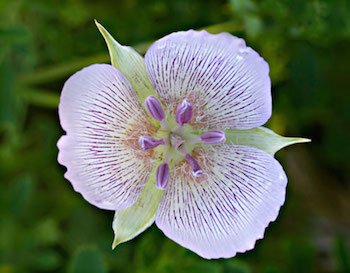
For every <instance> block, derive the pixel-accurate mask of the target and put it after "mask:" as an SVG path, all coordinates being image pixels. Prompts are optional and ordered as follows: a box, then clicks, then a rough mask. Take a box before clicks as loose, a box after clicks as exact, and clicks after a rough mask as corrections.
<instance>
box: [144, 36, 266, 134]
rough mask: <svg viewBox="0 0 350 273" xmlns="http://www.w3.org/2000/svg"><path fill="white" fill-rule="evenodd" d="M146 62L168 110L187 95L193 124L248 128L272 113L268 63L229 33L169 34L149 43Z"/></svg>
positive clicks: (152, 81) (211, 126) (171, 109)
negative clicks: (150, 44) (191, 107)
mask: <svg viewBox="0 0 350 273" xmlns="http://www.w3.org/2000/svg"><path fill="white" fill-rule="evenodd" d="M145 64H146V69H147V73H148V75H149V78H150V81H151V84H152V86H153V88H154V89H155V91H156V93H157V95H158V98H159V99H160V100H161V102H162V103H163V105H165V106H166V107H167V111H168V113H171V114H174V113H175V110H176V107H177V106H178V105H179V104H180V103H181V102H182V101H183V100H184V99H187V100H188V101H190V102H191V103H192V105H193V108H194V109H193V111H194V114H193V119H192V122H191V124H192V126H194V127H196V128H220V129H250V128H253V127H257V126H260V125H262V124H264V123H265V122H266V121H267V120H268V119H269V118H270V116H271V83H270V78H269V75H268V73H269V67H268V64H267V63H266V62H265V61H264V60H263V59H262V58H261V57H260V56H259V55H258V53H256V52H255V51H254V50H253V49H251V48H250V47H247V46H246V45H245V42H244V40H242V39H239V38H237V37H234V36H232V35H231V34H228V33H221V34H216V35H213V34H209V33H207V32H206V31H200V32H197V31H193V30H190V31H186V32H177V33H173V34H170V35H168V36H165V37H164V38H162V39H160V40H158V41H157V42H155V43H154V44H153V45H152V46H151V47H150V49H149V50H148V51H147V53H146V56H145Z"/></svg>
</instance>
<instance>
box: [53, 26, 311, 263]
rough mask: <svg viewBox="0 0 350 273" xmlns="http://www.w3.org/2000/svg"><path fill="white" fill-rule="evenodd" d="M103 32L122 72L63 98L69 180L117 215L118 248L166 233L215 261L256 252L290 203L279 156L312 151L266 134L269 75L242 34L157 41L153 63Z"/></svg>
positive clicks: (77, 77)
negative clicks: (148, 232)
mask: <svg viewBox="0 0 350 273" xmlns="http://www.w3.org/2000/svg"><path fill="white" fill-rule="evenodd" d="M97 26H98V28H99V30H100V31H101V33H102V34H103V36H104V38H105V40H106V42H107V45H108V48H109V52H110V55H111V61H112V65H108V64H94V65H91V66H89V67H86V68H84V69H82V70H81V71H79V72H77V73H76V74H74V75H73V76H71V77H70V78H69V79H68V80H67V82H66V83H65V85H64V87H63V91H62V96H61V102H60V105H59V117H60V121H61V125H62V128H63V129H64V130H65V131H66V133H67V134H66V135H64V136H62V138H61V139H60V140H59V142H58V147H59V155H58V161H59V162H60V163H61V164H62V165H64V166H66V167H67V172H66V174H65V177H66V178H67V179H68V180H69V181H70V182H71V183H72V185H73V187H74V189H75V190H76V191H77V192H80V193H81V194H82V196H83V197H84V198H85V199H86V200H87V201H88V202H90V203H91V204H93V205H95V206H97V207H99V208H102V209H107V210H115V211H116V214H115V219H114V221H113V229H114V232H115V239H114V243H113V246H114V247H115V246H116V245H117V244H119V243H121V242H125V241H127V240H130V239H132V238H134V237H135V236H136V235H138V234H139V233H141V232H142V231H144V230H145V229H146V228H147V227H149V226H150V225H151V224H152V223H153V222H154V221H155V223H156V225H157V226H158V227H159V228H160V229H161V230H162V231H163V233H164V234H165V235H166V236H167V237H169V238H170V239H172V240H174V241H175V242H177V243H178V244H180V245H182V246H183V247H185V248H188V249H190V250H192V251H194V252H195V253H197V254H198V255H200V256H202V257H204V258H208V259H210V258H221V257H224V258H229V257H233V256H235V255H236V253H237V252H244V251H247V250H250V249H252V248H253V247H254V245H255V242H256V240H257V239H260V238H263V234H264V230H265V228H266V227H267V226H268V224H269V223H270V222H271V221H274V220H275V219H276V217H277V215H278V212H279V209H280V207H281V205H282V204H283V203H284V200H285V191H286V184H287V177H286V174H285V172H284V171H283V169H282V167H281V165H280V164H279V163H278V161H276V159H274V157H273V155H274V153H275V152H276V151H278V150H279V149H281V148H282V147H284V146H287V145H290V144H293V143H298V142H306V141H308V140H306V139H301V138H284V137H281V136H278V135H277V134H275V133H273V132H272V131H270V130H269V129H266V128H263V127H259V126H261V125H263V124H264V123H265V122H266V121H267V120H268V119H269V118H270V116H271V110H272V109H271V108H272V106H271V84H270V78H269V66H268V64H267V63H266V62H265V61H264V60H263V58H262V57H260V56H259V55H258V53H257V52H255V51H254V50H253V49H251V48H250V47H247V46H246V44H245V42H244V40H242V39H239V38H237V37H234V36H232V35H231V34H228V33H221V34H216V35H213V34H209V33H207V32H206V31H199V32H198V31H193V30H190V31H184V32H176V33H172V34H170V35H167V36H165V37H164V38H162V39H160V40H158V41H156V42H155V43H154V44H153V45H152V46H151V47H150V48H149V49H148V51H147V53H146V55H145V58H144V59H143V57H142V56H140V55H139V54H138V53H137V52H136V51H134V50H133V49H132V48H130V47H125V46H121V45H120V44H119V43H117V42H116V41H115V40H114V39H113V38H112V36H111V35H110V34H109V33H108V32H107V31H106V30H105V29H104V28H103V27H102V26H101V25H99V24H98V23H97Z"/></svg>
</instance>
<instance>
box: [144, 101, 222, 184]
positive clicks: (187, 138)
mask: <svg viewBox="0 0 350 273" xmlns="http://www.w3.org/2000/svg"><path fill="white" fill-rule="evenodd" d="M145 105H146V108H147V110H148V112H149V113H150V115H151V116H152V118H154V119H155V120H157V121H159V122H160V128H161V129H162V130H163V131H164V132H166V136H165V137H164V138H162V139H158V140H157V139H154V138H153V137H150V136H141V137H140V138H139V144H140V146H141V148H142V149H143V150H148V149H153V148H156V147H157V146H159V145H164V147H165V152H163V156H162V161H163V162H162V163H161V164H160V165H159V166H158V168H157V172H156V186H157V187H158V188H159V189H161V190H164V189H166V188H167V186H168V182H169V178H170V166H169V164H171V163H174V164H176V163H177V162H175V161H178V160H179V159H180V161H183V160H186V161H187V162H188V164H189V165H190V167H191V170H192V175H193V176H194V177H199V176H201V175H202V174H203V170H202V168H201V167H200V165H199V163H198V162H197V161H196V160H195V159H194V158H193V157H192V155H191V153H192V150H193V147H194V145H197V144H203V143H204V144H217V143H223V142H225V141H226V138H225V132H223V131H220V130H210V131H207V132H205V133H203V134H201V135H198V134H193V133H188V132H185V129H184V124H186V123H189V122H190V121H191V119H192V116H193V105H192V104H191V102H190V101H189V100H187V99H184V100H183V102H182V103H181V104H179V105H178V107H177V109H176V114H175V121H176V123H177V125H176V126H175V127H174V128H171V126H170V125H169V123H168V122H167V120H166V117H165V114H164V111H163V108H162V106H161V104H160V102H159V101H158V100H157V98H156V97H154V96H149V97H147V99H146V100H145Z"/></svg>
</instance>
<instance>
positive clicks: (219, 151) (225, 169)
mask: <svg viewBox="0 0 350 273" xmlns="http://www.w3.org/2000/svg"><path fill="white" fill-rule="evenodd" d="M194 157H195V159H196V160H197V161H198V162H199V164H200V166H202V169H203V175H202V176H201V177H197V178H196V177H193V175H191V170H190V168H189V166H188V164H187V165H186V164H180V165H178V166H177V167H175V169H174V170H173V173H172V174H171V175H170V177H171V178H170V181H169V184H168V188H167V189H166V190H165V191H164V193H163V196H162V199H161V201H160V204H159V207H158V211H157V214H156V224H157V226H158V227H159V228H160V229H161V230H162V231H163V232H164V234H165V235H166V236H168V237H169V238H170V239H172V240H174V241H175V242H177V243H179V244H180V245H182V246H184V247H186V248H188V249H190V250H192V251H194V252H196V253H197V254H198V255H200V256H202V257H204V258H207V259H212V258H229V257H233V256H235V255H236V253H237V252H244V251H247V250H250V249H252V248H253V247H254V245H255V242H256V240H257V239H261V238H263V235H264V230H265V228H266V227H267V226H268V224H269V222H271V221H274V220H275V219H276V217H277V215H278V211H279V209H280V207H281V205H282V204H283V203H284V199H285V190H286V184H287V178H286V175H285V173H284V171H283V169H282V167H281V165H280V164H279V163H278V162H277V161H276V160H275V159H274V158H273V157H272V156H271V155H269V154H268V153H266V152H264V151H261V150H259V149H256V148H252V147H248V146H240V145H216V146H211V147H208V146H207V147H205V148H197V150H196V153H195V155H194Z"/></svg>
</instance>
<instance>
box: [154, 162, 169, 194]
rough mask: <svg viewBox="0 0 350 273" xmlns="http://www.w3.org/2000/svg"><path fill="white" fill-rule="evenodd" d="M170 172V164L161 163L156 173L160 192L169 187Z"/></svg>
mask: <svg viewBox="0 0 350 273" xmlns="http://www.w3.org/2000/svg"><path fill="white" fill-rule="evenodd" d="M169 177H170V170H169V164H168V163H161V164H160V165H159V166H158V168H157V172H156V187H157V188H158V189H160V190H165V189H166V188H167V186H168V182H169Z"/></svg>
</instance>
